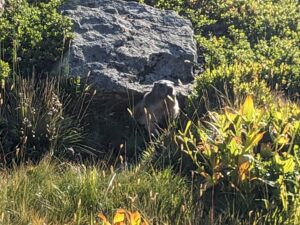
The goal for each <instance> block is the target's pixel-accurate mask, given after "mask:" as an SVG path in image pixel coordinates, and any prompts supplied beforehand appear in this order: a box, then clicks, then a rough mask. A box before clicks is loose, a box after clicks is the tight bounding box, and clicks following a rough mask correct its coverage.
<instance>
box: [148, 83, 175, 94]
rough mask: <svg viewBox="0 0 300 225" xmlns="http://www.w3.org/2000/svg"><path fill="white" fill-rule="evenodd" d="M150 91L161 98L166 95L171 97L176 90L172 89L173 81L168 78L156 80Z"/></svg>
mask: <svg viewBox="0 0 300 225" xmlns="http://www.w3.org/2000/svg"><path fill="white" fill-rule="evenodd" d="M151 92H153V93H155V94H156V95H157V96H160V97H161V98H165V97H167V96H168V95H169V96H171V97H172V96H175V95H176V91H175V89H174V82H172V81H169V80H159V81H156V82H155V83H154V87H153V89H152V91H151Z"/></svg>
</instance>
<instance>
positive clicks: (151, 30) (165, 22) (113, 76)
mask: <svg viewBox="0 0 300 225" xmlns="http://www.w3.org/2000/svg"><path fill="white" fill-rule="evenodd" d="M62 11H63V13H64V14H65V15H67V16H68V17H70V18H71V19H72V20H73V22H74V33H75V38H74V40H73V41H72V45H71V48H70V50H69V52H68V54H67V57H66V60H65V61H66V62H67V64H68V65H69V68H68V69H67V70H66V68H64V69H65V73H68V74H70V75H73V76H77V75H79V76H85V75H87V74H89V75H90V77H91V80H92V82H93V83H94V84H95V86H96V88H97V89H100V90H104V91H107V92H114V93H128V91H131V92H133V93H140V94H141V93H145V91H149V90H150V88H151V86H152V84H153V82H155V81H157V80H161V79H167V80H171V81H174V82H175V84H176V85H177V91H178V92H180V93H183V92H187V91H188V90H189V86H190V82H191V81H192V80H193V76H194V74H193V72H194V71H193V66H192V63H188V61H190V62H196V60H197V47H196V43H195V41H194V39H193V30H192V27H191V23H190V21H188V20H186V19H183V18H181V17H180V16H178V14H176V13H175V12H172V11H161V10H158V9H155V8H153V7H150V6H146V5H141V4H138V3H136V2H126V1H122V0H94V1H91V0H69V1H67V3H66V4H65V5H64V6H63V8H62ZM179 80H180V81H179Z"/></svg>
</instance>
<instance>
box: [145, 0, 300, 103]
mask: <svg viewBox="0 0 300 225" xmlns="http://www.w3.org/2000/svg"><path fill="white" fill-rule="evenodd" d="M145 2H146V3H151V4H152V5H155V6H157V7H160V8H165V9H172V10H176V11H177V12H178V13H179V14H181V15H184V16H186V17H187V18H189V19H191V21H192V23H193V26H194V29H195V34H196V39H197V41H198V43H199V46H200V48H201V51H202V52H203V53H204V57H205V60H204V61H205V67H206V68H207V69H209V70H206V71H205V73H204V74H202V75H201V76H199V77H198V79H197V80H198V83H201V85H200V86H197V87H196V90H195V93H197V94H198V97H201V96H202V91H203V86H206V89H209V90H212V89H211V88H209V86H210V85H207V84H211V83H210V82H209V83H206V82H207V80H211V78H210V77H211V76H214V74H215V73H218V71H220V68H219V67H221V70H222V68H224V67H225V66H226V67H227V68H228V69H229V70H233V69H234V67H236V66H237V65H238V66H241V67H242V69H243V68H245V67H250V68H253V67H257V66H259V67H261V68H260V70H259V71H257V73H254V74H252V76H251V77H250V78H252V79H256V81H255V82H261V81H262V82H264V81H265V82H266V83H267V84H268V86H269V87H271V88H272V89H273V90H274V89H275V90H280V91H284V92H285V93H287V94H290V95H293V97H295V96H298V95H299V90H300V86H299V84H300V75H299V74H300V51H299V43H300V30H299V22H298V21H299V19H300V5H299V3H298V1H295V0H280V1H269V0H265V1H255V0H251V1H240V0H228V1H222V0H212V1H207V0H193V1H192V0H153V1H145ZM215 70H216V71H215ZM247 75H248V73H247V72H246V73H245V74H243V73H242V74H241V75H238V76H247ZM220 76H222V75H220ZM224 76H226V75H225V74H224ZM222 79H223V78H222ZM224 79H225V78H224ZM228 79H229V80H228ZM235 79H236V78H235V76H231V77H227V82H225V84H226V83H228V84H230V83H231V81H233V80H235ZM237 79H239V78H237ZM248 83H249V86H250V87H251V86H252V84H251V82H249V81H248ZM237 84H238V83H237ZM212 85H214V83H213V84H212ZM216 85H218V81H216ZM229 90H230V89H229ZM211 100H212V101H214V99H211Z"/></svg>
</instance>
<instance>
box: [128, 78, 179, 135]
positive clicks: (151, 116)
mask: <svg viewBox="0 0 300 225" xmlns="http://www.w3.org/2000/svg"><path fill="white" fill-rule="evenodd" d="M178 115H179V104H178V101H177V98H176V90H175V88H174V83H173V82H172V81H169V80H160V81H157V82H155V83H154V86H153V88H152V90H151V91H150V92H147V93H146V94H145V95H144V97H143V99H142V100H141V101H140V102H139V103H138V104H137V105H136V106H135V109H134V118H135V119H136V121H137V122H138V123H139V124H141V125H143V126H144V127H145V129H146V130H147V131H148V132H149V133H153V132H154V131H155V129H156V128H158V127H164V126H166V125H168V124H169V123H170V121H171V120H172V119H174V118H176V117H177V116H178Z"/></svg>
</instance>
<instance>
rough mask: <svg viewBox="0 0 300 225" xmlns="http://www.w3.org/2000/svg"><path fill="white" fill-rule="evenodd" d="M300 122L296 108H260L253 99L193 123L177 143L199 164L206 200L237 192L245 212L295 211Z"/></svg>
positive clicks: (181, 134) (286, 104) (287, 104)
mask: <svg viewBox="0 0 300 225" xmlns="http://www.w3.org/2000/svg"><path fill="white" fill-rule="evenodd" d="M282 104H283V105H282ZM299 117H300V109H299V108H298V107H297V106H296V105H294V104H289V103H278V104H276V105H271V106H269V107H266V108H255V106H254V102H253V99H252V97H250V96H248V97H247V98H246V100H245V102H244V103H243V104H242V105H241V106H240V108H239V109H238V110H235V109H233V108H229V107H226V108H224V110H223V112H221V113H218V112H209V113H208V118H209V120H208V121H199V122H197V123H196V124H193V123H192V122H191V121H189V122H188V123H187V125H186V128H185V129H184V130H182V131H180V132H179V134H178V136H177V140H178V145H179V146H180V147H181V150H182V151H184V152H185V153H186V154H187V155H189V156H190V158H191V159H192V161H193V163H194V164H195V165H196V168H197V169H196V172H197V173H198V174H199V179H200V187H201V193H202V195H203V196H206V195H209V194H211V191H212V190H213V191H215V193H218V196H219V195H221V196H222V193H235V195H236V196H237V198H236V199H239V201H241V202H240V204H242V205H244V206H246V207H245V209H249V208H252V209H253V208H257V207H258V208H261V209H264V210H269V209H270V208H269V207H270V205H271V204H275V205H277V206H281V210H282V211H283V212H284V211H288V210H290V208H289V207H288V203H289V202H291V201H292V200H293V199H294V198H295V196H296V194H297V193H298V190H299V185H298V184H297V181H296V180H297V176H298V172H297V169H296V168H299V159H298V157H299V137H300V130H299V128H300V122H299ZM216 195H217V194H216ZM224 196H225V198H226V194H224V195H223V198H224ZM219 197H220V196H219ZM227 197H228V196H227ZM220 199H222V197H220ZM234 199H235V198H234ZM242 199H244V200H242ZM258 199H259V201H258ZM220 201H222V200H220Z"/></svg>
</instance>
